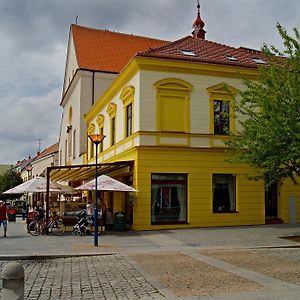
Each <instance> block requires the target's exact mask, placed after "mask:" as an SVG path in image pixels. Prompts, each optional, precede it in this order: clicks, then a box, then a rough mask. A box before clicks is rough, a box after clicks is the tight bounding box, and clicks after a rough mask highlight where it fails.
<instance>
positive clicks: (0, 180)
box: [0, 168, 23, 199]
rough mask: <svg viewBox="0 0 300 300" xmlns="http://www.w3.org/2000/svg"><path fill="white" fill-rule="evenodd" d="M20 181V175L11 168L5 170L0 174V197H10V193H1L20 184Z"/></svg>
mask: <svg viewBox="0 0 300 300" xmlns="http://www.w3.org/2000/svg"><path fill="white" fill-rule="evenodd" d="M22 182H23V180H22V178H21V176H20V175H19V174H18V173H17V172H15V171H14V170H13V169H12V168H11V169H9V170H7V171H6V172H5V173H4V174H3V175H2V176H0V198H1V199H7V198H10V197H11V195H2V193H3V192H5V191H7V190H9V189H11V188H13V187H15V186H17V185H19V184H21V183H22Z"/></svg>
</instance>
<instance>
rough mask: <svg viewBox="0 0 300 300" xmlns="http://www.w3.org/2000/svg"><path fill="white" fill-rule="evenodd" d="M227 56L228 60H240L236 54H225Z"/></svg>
mask: <svg viewBox="0 0 300 300" xmlns="http://www.w3.org/2000/svg"><path fill="white" fill-rule="evenodd" d="M225 57H226V58H227V59H228V60H231V61H238V59H237V58H236V57H235V56H233V55H230V54H228V55H225Z"/></svg>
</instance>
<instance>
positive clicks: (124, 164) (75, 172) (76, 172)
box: [47, 161, 133, 181]
mask: <svg viewBox="0 0 300 300" xmlns="http://www.w3.org/2000/svg"><path fill="white" fill-rule="evenodd" d="M131 166H133V161H120V162H114V163H104V164H102V163H99V164H98V165H97V167H98V168H97V173H98V175H101V174H111V173H114V172H115V171H119V172H120V173H121V171H122V169H124V173H128V172H129V171H130V168H131ZM95 172H96V164H84V165H69V166H53V167H48V168H47V173H48V174H49V178H50V180H52V181H78V180H82V181H84V180H90V179H92V178H93V177H95ZM119 172H118V173H119Z"/></svg>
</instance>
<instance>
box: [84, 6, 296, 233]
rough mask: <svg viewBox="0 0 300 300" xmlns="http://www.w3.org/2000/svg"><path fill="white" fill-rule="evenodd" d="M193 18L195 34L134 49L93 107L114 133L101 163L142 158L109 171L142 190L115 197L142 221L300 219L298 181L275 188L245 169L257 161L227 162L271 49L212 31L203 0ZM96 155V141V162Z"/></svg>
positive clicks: (138, 224) (160, 224) (138, 225)
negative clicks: (251, 86) (238, 113)
mask: <svg viewBox="0 0 300 300" xmlns="http://www.w3.org/2000/svg"><path fill="white" fill-rule="evenodd" d="M193 26H194V31H193V34H192V36H187V37H184V38H182V39H180V40H177V41H175V42H171V43H167V44H164V45H162V46H160V47H157V48H154V49H149V50H147V51H143V52H140V53H137V54H136V55H135V56H134V57H132V59H131V60H130V62H129V63H128V64H127V65H126V67H125V68H124V69H123V70H122V71H121V72H120V73H119V74H118V75H117V76H116V78H115V79H114V80H113V81H112V83H111V85H110V86H109V87H108V88H107V89H106V90H105V92H104V93H103V94H102V96H100V98H99V99H98V101H96V102H95V104H94V105H93V106H92V107H91V109H90V110H89V111H88V112H87V113H86V115H85V117H84V119H85V122H86V124H87V131H88V132H87V134H93V133H99V134H104V135H106V138H105V139H104V141H103V143H102V144H101V147H100V153H99V156H98V159H99V160H98V161H99V162H100V163H111V162H123V161H128V162H132V166H131V167H126V168H123V169H119V170H116V171H114V172H111V173H110V174H109V175H111V176H113V177H115V178H117V179H119V180H121V181H123V182H125V183H127V184H130V185H133V186H134V187H135V188H136V189H137V190H138V191H139V192H138V193H136V194H133V195H124V194H121V193H120V194H119V193H114V194H107V195H105V201H106V205H107V206H108V207H109V208H110V209H111V210H113V211H114V212H116V211H125V212H126V218H127V223H128V224H129V225H130V227H131V228H132V229H134V230H151V229H167V228H183V227H185V228H186V227H200V226H234V225H254V224H265V223H266V222H281V221H282V222H285V223H289V222H291V223H295V222H299V221H300V214H299V213H296V207H297V205H299V202H298V203H296V202H297V201H296V200H295V199H294V198H290V196H291V195H294V193H295V192H297V191H299V188H298V187H295V186H294V185H293V184H292V183H291V182H284V183H278V184H276V185H273V186H272V188H271V190H270V191H269V192H267V193H266V192H265V189H264V183H263V182H257V181H250V180H248V179H247V178H246V177H245V176H244V174H245V173H248V174H249V173H250V174H251V173H254V171H253V170H250V169H249V168H247V167H245V166H244V165H233V164H229V163H227V162H226V159H227V158H228V156H227V155H228V154H227V152H226V147H225V145H224V140H225V139H226V137H227V132H228V131H227V130H228V129H229V130H231V131H235V130H236V129H237V128H236V126H237V124H236V121H235V119H234V118H233V115H232V113H233V109H232V105H233V103H234V100H235V99H236V98H237V97H238V94H237V91H238V90H239V89H243V85H242V82H241V76H246V77H248V78H250V79H252V80H255V79H256V76H257V67H258V65H261V64H265V63H266V61H265V58H264V57H263V55H262V53H261V52H260V51H256V50H251V49H246V48H233V47H229V46H226V45H222V44H218V43H215V42H211V41H207V40H206V39H205V31H204V29H203V27H204V22H203V21H202V20H201V18H200V13H199V8H198V15H197V19H196V21H195V22H194V24H193ZM227 113H229V116H228V114H227ZM94 162H95V151H94V145H93V144H92V142H90V143H88V144H87V152H86V163H89V164H92V163H94Z"/></svg>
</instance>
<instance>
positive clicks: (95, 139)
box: [88, 134, 105, 246]
mask: <svg viewBox="0 0 300 300" xmlns="http://www.w3.org/2000/svg"><path fill="white" fill-rule="evenodd" d="M88 137H89V138H90V140H91V141H92V143H93V144H95V145H96V172H95V206H94V246H98V203H97V201H98V187H97V177H98V145H99V144H100V143H101V142H102V141H103V139H104V138H105V135H103V134H90V135H88Z"/></svg>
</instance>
